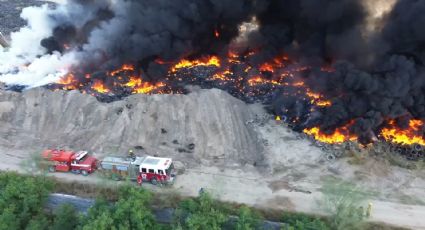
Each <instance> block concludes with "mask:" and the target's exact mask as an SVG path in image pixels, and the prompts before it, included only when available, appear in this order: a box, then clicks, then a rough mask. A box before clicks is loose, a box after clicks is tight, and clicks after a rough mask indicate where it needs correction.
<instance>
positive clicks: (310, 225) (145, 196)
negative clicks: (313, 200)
mask: <svg viewBox="0 0 425 230" xmlns="http://www.w3.org/2000/svg"><path fill="white" fill-rule="evenodd" d="M57 185H58V184H56V185H55V182H54V181H53V180H51V179H48V178H46V177H44V176H38V177H35V176H22V175H18V174H16V173H0V197H1V199H0V230H3V229H4V230H6V229H7V230H18V229H19V230H20V229H25V230H46V229H47V230H59V229H61V230H125V229H153V230H155V229H176V230H177V229H178V230H180V229H181V230H183V229H188V230H192V229H212V230H214V229H223V228H224V229H236V230H251V229H261V227H262V226H263V224H262V223H263V222H262V217H261V215H260V214H258V213H257V212H256V211H253V210H252V209H250V208H248V207H246V206H241V207H237V206H235V205H230V204H223V203H220V202H217V201H216V200H214V199H213V198H212V197H211V195H210V194H208V193H207V192H203V193H201V194H200V195H199V196H198V197H196V198H189V199H182V200H180V202H178V204H177V206H176V207H175V208H176V209H175V210H176V211H175V215H174V218H175V221H174V223H172V224H171V226H170V225H161V224H158V223H157V222H156V220H155V217H154V215H153V212H152V201H155V200H158V198H155V197H153V194H151V193H150V192H148V191H146V190H144V189H140V188H139V187H136V186H131V185H128V184H127V185H124V186H121V187H118V188H117V190H115V191H114V192H113V195H112V196H111V195H109V196H108V195H107V192H108V191H109V190H107V189H105V188H100V191H102V192H101V193H93V194H96V195H97V196H98V197H99V198H98V199H97V200H96V202H95V204H94V205H93V206H92V207H91V208H90V209H89V210H88V211H87V213H86V214H81V213H80V214H79V213H77V211H76V210H75V209H74V207H73V206H71V205H63V206H61V207H60V208H58V209H57V210H55V213H54V214H52V213H49V212H46V211H45V209H44V207H45V202H46V201H47V197H48V194H49V193H51V192H52V191H53V189H57V187H61V186H62V187H61V189H63V188H64V187H63V185H58V186H57ZM334 185H335V184H333V185H332V186H331V185H329V186H328V185H327V186H324V188H323V191H324V192H325V193H326V194H328V195H327V196H326V197H327V198H326V199H325V200H326V201H327V202H325V203H327V204H329V205H327V206H325V207H329V210H330V211H332V212H333V214H332V216H331V218H319V217H313V216H308V215H305V214H294V213H284V214H283V216H282V219H281V220H282V222H285V223H286V224H287V225H286V227H285V228H284V229H288V230H301V229H303V230H310V229H311V230H313V229H314V230H328V229H332V230H333V229H337V230H338V229H347V230H351V229H360V228H359V226H363V227H365V228H363V229H385V228H377V227H376V226H373V227H372V228H369V227H368V226H365V225H358V224H357V223H355V222H356V221H357V222H361V219H362V218H363V215H360V214H356V212H355V211H356V210H358V209H355V207H357V206H358V202H359V200H361V199H358V197H362V196H363V195H358V192H359V190H355V189H354V188H353V187H349V186H348V185H347V186H348V187H344V186H345V185H341V184H337V185H335V186H338V187H339V188H340V189H341V188H342V189H343V190H344V191H346V192H344V193H341V191H340V190H337V189H335V187H334ZM74 186H76V185H72V188H73V187H74ZM341 186H342V187H341ZM54 187H55V188H54ZM89 190H90V191H94V190H92V188H90V189H89ZM111 191H112V190H111ZM347 191H349V192H348V193H347ZM111 197H112V198H114V199H113V201H112V200H111V199H110V198H111ZM348 197H350V198H348ZM235 210H236V211H235ZM388 229H389V228H388Z"/></svg>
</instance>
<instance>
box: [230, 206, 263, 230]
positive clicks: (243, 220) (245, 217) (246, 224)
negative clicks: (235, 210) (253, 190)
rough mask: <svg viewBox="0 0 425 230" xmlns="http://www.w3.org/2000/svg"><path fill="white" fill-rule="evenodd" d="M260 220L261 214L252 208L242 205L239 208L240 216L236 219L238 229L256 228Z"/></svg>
mask: <svg viewBox="0 0 425 230" xmlns="http://www.w3.org/2000/svg"><path fill="white" fill-rule="evenodd" d="M259 222H260V216H259V215H258V214H256V213H254V212H253V211H252V210H251V209H250V208H248V207H246V206H242V207H240V208H239V216H238V220H237V221H236V226H235V229H236V230H250V229H256V228H257V227H258V224H259Z"/></svg>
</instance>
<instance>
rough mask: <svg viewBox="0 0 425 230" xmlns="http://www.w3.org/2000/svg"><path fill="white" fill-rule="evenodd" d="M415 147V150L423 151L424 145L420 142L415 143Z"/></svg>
mask: <svg viewBox="0 0 425 230" xmlns="http://www.w3.org/2000/svg"><path fill="white" fill-rule="evenodd" d="M413 149H414V150H415V151H418V152H421V151H422V150H423V146H422V145H420V144H415V145H414V146H413Z"/></svg>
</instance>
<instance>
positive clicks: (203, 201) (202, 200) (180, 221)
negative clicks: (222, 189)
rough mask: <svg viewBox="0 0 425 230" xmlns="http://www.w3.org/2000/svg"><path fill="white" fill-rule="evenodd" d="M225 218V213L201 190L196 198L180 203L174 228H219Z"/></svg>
mask: <svg viewBox="0 0 425 230" xmlns="http://www.w3.org/2000/svg"><path fill="white" fill-rule="evenodd" d="M227 220H228V217H227V213H225V212H224V211H223V210H221V209H220V208H219V206H218V204H217V203H216V202H215V201H214V200H213V199H212V198H211V196H210V195H209V194H208V193H206V192H203V193H201V194H200V196H199V197H197V198H194V199H187V200H184V201H182V202H181V203H180V205H179V208H178V209H177V210H176V223H175V225H174V228H175V229H199V230H201V229H211V230H219V229H221V227H222V225H223V224H224V223H225V222H226V221H227Z"/></svg>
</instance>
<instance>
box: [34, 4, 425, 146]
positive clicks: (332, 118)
mask: <svg viewBox="0 0 425 230" xmlns="http://www.w3.org/2000/svg"><path fill="white" fill-rule="evenodd" d="M117 2H118V3H117ZM70 9H78V11H74V14H75V16H79V15H85V16H87V15H90V17H89V18H87V19H85V20H83V22H81V20H77V21H78V23H75V21H74V20H73V19H72V18H67V19H64V18H63V17H61V14H60V12H58V14H57V15H51V17H52V19H53V20H56V21H57V22H58V23H57V24H58V25H57V27H56V28H55V29H54V31H53V32H52V36H51V37H49V38H46V39H44V40H42V41H41V45H42V46H44V47H46V50H47V51H46V52H48V53H49V52H54V51H59V52H67V51H66V50H65V49H64V47H65V44H67V45H69V44H71V46H72V48H73V50H76V52H77V53H78V55H79V57H80V59H81V65H80V66H78V67H75V68H77V69H78V71H79V72H82V73H85V72H95V71H108V70H111V69H115V68H117V67H119V66H121V65H122V64H125V63H133V64H135V65H136V66H138V67H140V68H141V72H143V74H144V75H145V76H146V77H147V79H148V80H151V81H158V80H160V79H163V78H165V75H166V73H167V69H168V67H169V66H168V65H166V64H165V65H164V64H158V63H157V62H156V60H158V59H161V60H163V62H164V63H173V62H175V61H177V60H180V59H181V58H189V59H190V58H196V57H199V56H202V55H211V54H215V55H222V56H224V54H226V53H227V50H228V48H229V46H230V44H232V43H234V41H235V38H236V37H237V36H238V35H239V26H240V25H241V24H242V23H244V22H249V21H252V20H254V18H255V20H256V22H257V23H258V25H259V29H258V30H257V31H254V32H252V33H251V34H249V35H248V36H247V37H248V40H245V41H243V42H242V44H238V45H237V47H238V49H239V51H240V52H248V51H249V50H256V51H257V53H256V54H255V55H252V56H249V57H247V58H246V60H244V61H246V63H247V64H249V65H254V66H255V65H257V64H259V63H263V62H265V61H267V60H269V59H272V58H273V57H275V56H277V55H281V54H286V55H288V56H289V57H291V59H293V60H296V62H297V63H298V64H301V65H306V66H309V67H310V70H309V71H306V72H304V73H302V74H300V75H299V76H297V77H298V78H299V79H300V80H302V81H303V82H305V84H306V85H308V86H309V88H310V89H311V90H312V91H314V92H318V93H320V94H323V95H324V96H325V97H326V98H327V99H329V100H330V101H331V102H332V105H331V106H329V107H317V106H315V105H312V104H311V103H309V102H308V101H306V100H305V97H302V96H301V97H300V96H298V95H297V94H292V93H291V90H294V89H292V88H290V87H281V88H278V89H276V91H275V92H274V94H273V95H274V96H273V98H272V99H271V100H267V104H268V105H269V106H270V108H271V111H272V112H273V113H275V114H279V115H282V116H284V117H285V118H288V120H290V121H296V122H295V124H294V128H295V129H298V130H302V129H304V128H309V127H313V126H319V127H320V128H321V129H322V130H323V131H324V132H329V133H332V132H333V131H334V130H335V129H336V128H338V127H341V126H343V125H346V124H347V123H352V125H351V126H350V131H351V132H352V133H354V134H356V135H358V136H359V137H360V141H361V142H364V143H367V142H370V141H371V140H372V139H373V138H375V137H376V135H378V133H379V131H380V129H381V128H382V127H384V126H385V125H387V123H388V122H389V120H396V122H397V124H398V126H400V127H405V126H406V124H407V121H408V120H410V119H413V118H415V119H421V120H425V71H424V67H423V63H424V61H425V60H424V58H425V30H424V29H423V28H424V27H425V14H424V12H425V2H424V1H420V0H398V1H397V3H396V4H395V6H394V8H393V9H392V10H391V12H389V13H388V14H387V15H385V16H384V18H383V19H382V22H381V25H380V27H377V28H376V30H374V31H367V30H366V24H367V16H368V12H367V10H366V9H365V7H364V5H363V3H362V1H359V0H261V1H260V0H232V1H229V0H173V1H170V0H139V1H136V0H134V1H130V0H128V1H124V0H122V1H100V0H99V1H96V0H92V1H74V2H73V3H72V4H71V6H70ZM215 31H217V32H219V34H220V36H219V37H217V36H216V35H215ZM365 33H369V34H365ZM322 66H332V68H333V69H334V71H331V72H329V71H321V67H322ZM257 73H259V72H258V71H257V72H256V74H257ZM241 74H242V73H241ZM274 74H276V73H274ZM252 75H253V74H252ZM81 76H84V74H82V75H81ZM243 76H247V77H249V76H251V75H249V74H248V75H243ZM267 77H268V78H270V79H272V78H273V77H276V76H274V75H273V74H271V75H270V73H269V76H267ZM248 101H249V100H248Z"/></svg>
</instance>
